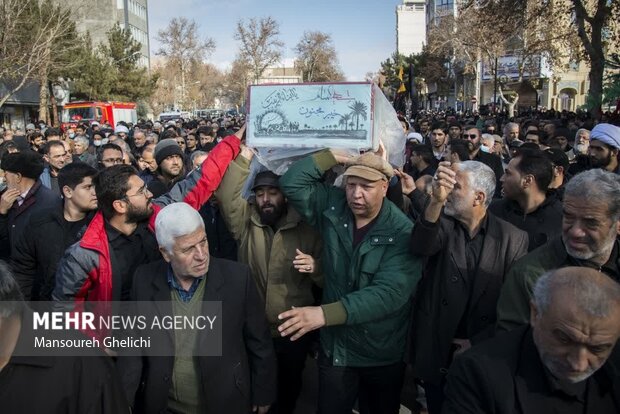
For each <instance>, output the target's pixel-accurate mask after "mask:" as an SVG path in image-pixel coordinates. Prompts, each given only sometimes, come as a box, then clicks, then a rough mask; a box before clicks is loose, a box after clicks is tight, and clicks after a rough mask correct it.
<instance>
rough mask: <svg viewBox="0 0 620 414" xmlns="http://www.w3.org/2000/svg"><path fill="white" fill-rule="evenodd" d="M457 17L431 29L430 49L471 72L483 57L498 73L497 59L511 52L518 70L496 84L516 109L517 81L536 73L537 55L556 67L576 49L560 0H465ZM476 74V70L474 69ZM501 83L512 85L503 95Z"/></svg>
mask: <svg viewBox="0 0 620 414" xmlns="http://www.w3.org/2000/svg"><path fill="white" fill-rule="evenodd" d="M460 6H461V8H460V10H459V14H458V16H457V17H452V16H446V17H444V18H442V19H441V23H440V24H439V25H438V26H437V27H434V28H432V29H431V31H430V33H429V51H430V52H431V53H434V54H448V55H449V56H453V57H454V58H455V59H456V60H460V61H462V62H463V63H464V68H465V70H466V71H469V72H470V73H476V64H477V63H478V62H482V63H483V64H484V65H485V67H487V68H490V71H491V72H492V74H493V75H497V73H496V71H497V65H496V64H495V62H496V61H497V60H498V59H500V58H501V57H503V56H507V55H509V56H511V57H512V58H513V59H514V60H515V62H516V68H517V73H518V76H517V78H516V79H507V80H505V81H504V82H502V83H501V84H500V85H499V87H500V88H499V93H500V97H501V99H502V100H503V101H504V102H505V103H506V104H507V105H508V108H509V111H510V112H511V113H514V107H515V106H516V104H517V102H518V99H519V93H518V92H517V89H518V86H520V85H522V84H523V83H524V81H525V78H526V77H531V76H530V75H533V76H536V74H537V73H538V72H539V71H540V66H541V60H543V59H544V60H545V61H546V62H547V64H548V65H549V66H550V67H551V68H560V67H563V66H565V65H566V64H567V63H568V59H569V58H570V57H571V56H573V55H574V53H575V48H576V43H575V36H574V34H573V33H572V32H571V26H570V21H569V20H568V19H566V18H565V17H564V16H562V12H563V11H565V8H564V7H563V6H562V5H561V3H558V2H550V1H540V0H520V1H514V0H465V1H463V3H461V5H460ZM477 76H479V74H477ZM502 86H504V87H506V86H508V87H511V88H512V89H513V91H512V93H511V99H510V100H509V99H507V97H506V96H505V95H506V94H505V93H504V91H503V90H502Z"/></svg>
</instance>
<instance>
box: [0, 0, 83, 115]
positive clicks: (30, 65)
mask: <svg viewBox="0 0 620 414" xmlns="http://www.w3.org/2000/svg"><path fill="white" fill-rule="evenodd" d="M69 17H70V16H69V14H68V13H65V12H64V11H63V10H62V9H61V8H60V7H55V6H54V5H53V4H52V3H51V1H49V0H47V1H44V2H39V1H37V0H0V79H2V80H3V81H4V82H5V85H6V92H5V93H3V94H1V95H0V107H2V106H3V105H4V104H5V103H6V101H7V100H8V99H9V98H10V97H11V96H13V95H14V94H15V93H16V92H18V91H19V90H20V89H22V88H23V87H24V85H25V84H26V83H27V82H28V81H29V80H33V79H36V78H41V76H42V75H44V74H46V73H48V72H49V70H50V64H51V63H50V62H51V54H52V53H56V52H57V51H56V50H55V49H54V45H55V44H56V43H57V42H58V39H60V38H62V37H64V36H66V35H67V33H68V32H70V31H71V30H74V25H73V23H72V21H71V19H70V18H69ZM46 85H47V83H46ZM42 93H45V92H42Z"/></svg>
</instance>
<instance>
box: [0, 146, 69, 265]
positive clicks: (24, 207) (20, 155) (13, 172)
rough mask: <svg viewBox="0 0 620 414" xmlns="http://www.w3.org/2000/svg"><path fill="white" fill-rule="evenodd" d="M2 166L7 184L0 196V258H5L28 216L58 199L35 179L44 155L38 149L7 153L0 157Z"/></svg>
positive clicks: (11, 252) (7, 256) (56, 201)
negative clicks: (36, 150)
mask: <svg viewBox="0 0 620 414" xmlns="http://www.w3.org/2000/svg"><path fill="white" fill-rule="evenodd" d="M2 169H3V170H4V172H5V175H4V176H5V179H6V185H7V188H6V190H5V191H4V193H2V197H0V258H1V259H8V258H9V257H10V256H11V255H12V254H13V251H14V249H15V240H16V238H17V236H18V235H19V234H22V232H23V231H24V229H25V227H26V225H27V224H28V221H29V220H30V217H32V216H33V215H36V214H37V212H39V211H41V210H42V209H46V208H49V207H52V206H55V205H56V206H57V205H60V204H61V202H60V197H59V196H58V195H57V194H55V193H54V192H52V190H49V189H47V188H45V187H44V186H43V185H42V184H41V181H40V180H39V179H38V178H39V176H40V175H41V173H42V172H43V158H42V157H41V156H40V155H39V154H38V153H36V152H33V151H30V150H25V151H22V152H16V153H7V154H5V155H4V156H3V157H2Z"/></svg>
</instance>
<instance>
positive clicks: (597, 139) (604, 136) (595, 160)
mask: <svg viewBox="0 0 620 414" xmlns="http://www.w3.org/2000/svg"><path fill="white" fill-rule="evenodd" d="M619 151H620V127H617V126H615V125H611V124H598V125H597V126H595V127H594V128H593V129H592V133H591V134H590V146H589V148H588V155H589V156H590V162H591V165H592V168H602V169H604V170H607V171H611V172H614V173H616V174H620V165H619V163H618V152H619Z"/></svg>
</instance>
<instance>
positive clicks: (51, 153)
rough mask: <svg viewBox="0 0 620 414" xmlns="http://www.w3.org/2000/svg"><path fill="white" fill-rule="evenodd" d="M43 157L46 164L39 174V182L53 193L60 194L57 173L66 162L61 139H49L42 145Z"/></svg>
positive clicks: (65, 153) (65, 152)
mask: <svg viewBox="0 0 620 414" xmlns="http://www.w3.org/2000/svg"><path fill="white" fill-rule="evenodd" d="M42 151H43V159H44V160H45V162H46V163H47V166H46V167H45V168H43V172H42V173H41V175H40V176H39V180H41V184H43V186H44V187H45V188H47V189H49V190H52V192H54V193H55V194H58V195H59V196H60V195H61V190H60V186H59V185H58V173H59V172H60V170H61V169H62V168H63V167H64V166H65V164H66V156H67V151H66V150H65V146H64V144H63V143H62V142H61V141H49V142H47V143H46V144H45V145H44V146H43V150H42Z"/></svg>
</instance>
